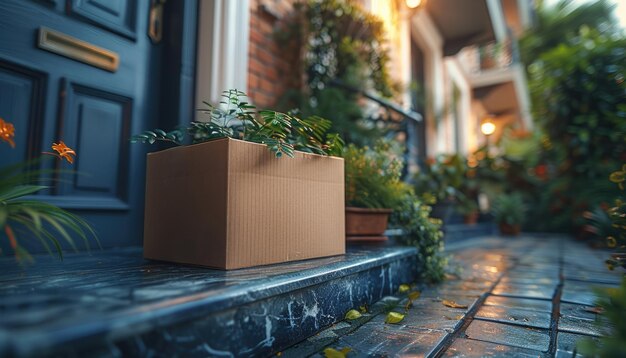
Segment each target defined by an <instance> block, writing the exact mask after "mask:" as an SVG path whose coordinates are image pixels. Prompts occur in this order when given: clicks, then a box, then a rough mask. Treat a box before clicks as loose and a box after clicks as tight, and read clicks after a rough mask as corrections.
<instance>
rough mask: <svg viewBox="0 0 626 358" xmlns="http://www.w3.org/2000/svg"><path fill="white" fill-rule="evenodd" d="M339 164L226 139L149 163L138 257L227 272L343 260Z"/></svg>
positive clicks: (341, 169) (156, 157) (176, 151)
mask: <svg viewBox="0 0 626 358" xmlns="http://www.w3.org/2000/svg"><path fill="white" fill-rule="evenodd" d="M343 175H344V164H343V159H342V158H335V157H325V156H320V155H315V154H308V153H301V152H296V154H295V158H289V157H283V158H275V157H274V155H273V154H272V153H271V152H270V151H269V150H268V149H267V147H266V146H265V145H262V144H257V143H250V142H244V141H240V140H236V139H231V138H224V139H218V140H214V141H211V142H206V143H202V144H195V145H190V146H184V147H177V148H172V149H167V150H164V151H160V152H156V153H151V154H148V166H147V178H146V212H145V223H144V225H145V229H144V244H143V245H144V256H145V257H146V258H149V259H155V260H164V261H172V262H179V263H186V264H194V265H202V266H210V267H215V268H220V269H236V268H242V267H250V266H256V265H266V264H272V263H279V262H286V261H293V260H302V259H310V258H315V257H323V256H331V255H340V254H344V253H345V216H344V215H345V211H344V176H343Z"/></svg>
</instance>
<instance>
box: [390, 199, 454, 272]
mask: <svg viewBox="0 0 626 358" xmlns="http://www.w3.org/2000/svg"><path fill="white" fill-rule="evenodd" d="M395 209H396V210H394V212H393V213H392V214H391V220H390V221H391V227H394V228H399V229H401V231H402V234H401V235H399V236H397V237H396V239H397V240H398V242H400V243H401V244H404V245H409V246H415V247H416V248H417V265H418V268H417V269H418V273H419V276H420V279H422V280H424V281H426V282H440V281H443V280H444V279H445V273H446V271H445V270H446V267H447V265H448V257H447V256H446V255H445V254H444V251H443V248H444V246H443V232H442V231H441V225H442V221H441V220H440V219H435V218H432V217H430V212H431V207H430V206H429V205H427V204H425V203H424V202H422V201H421V200H420V199H418V198H417V196H415V194H414V193H413V192H412V191H411V190H409V193H408V194H407V195H405V196H404V200H402V202H401V203H400V205H399V206H398V207H397V208H395Z"/></svg>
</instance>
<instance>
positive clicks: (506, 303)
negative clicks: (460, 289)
mask: <svg viewBox="0 0 626 358" xmlns="http://www.w3.org/2000/svg"><path fill="white" fill-rule="evenodd" d="M484 304H485V306H501V307H510V308H522V309H529V310H536V311H541V312H552V301H550V300H538V299H532V298H517V297H505V296H491V295H490V296H488V297H487V299H486V300H485V302H484Z"/></svg>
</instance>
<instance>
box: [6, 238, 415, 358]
mask: <svg viewBox="0 0 626 358" xmlns="http://www.w3.org/2000/svg"><path fill="white" fill-rule="evenodd" d="M141 254H142V252H141V249H139V248H130V249H118V250H107V251H102V252H98V253H95V254H92V255H86V254H74V255H68V256H67V257H66V258H65V261H64V262H62V263H59V262H57V261H56V260H54V259H53V258H50V257H45V256H41V257H37V258H36V260H37V263H36V264H35V265H34V266H32V267H27V268H25V269H23V268H20V267H17V265H16V264H15V262H14V261H13V260H12V259H8V258H7V259H2V260H0V268H1V269H0V282H1V283H2V284H1V285H0V312H2V314H0V356H4V355H9V356H37V357H40V356H45V355H55V356H60V355H62V356H87V355H88V356H120V355H123V356H127V355H132V356H135V355H141V356H174V355H178V356H224V357H228V356H259V355H261V356H262V355H269V354H273V353H276V352H280V351H282V350H284V349H285V348H287V347H289V346H290V345H292V344H295V343H297V342H300V341H302V340H304V339H306V338H307V337H310V336H312V335H313V334H315V333H317V332H318V331H320V330H322V329H323V328H325V327H328V326H330V325H332V324H333V323H335V322H337V321H340V320H342V319H343V317H344V315H345V313H346V312H347V311H348V310H350V309H352V308H356V307H359V306H361V305H364V304H372V303H374V302H376V301H379V300H380V299H381V298H382V297H384V296H386V295H389V294H391V293H392V292H395V291H396V290H397V289H398V287H399V285H400V284H403V283H408V282H414V281H415V279H416V274H417V272H416V269H415V264H416V250H415V248H407V247H389V246H378V247H349V248H348V253H347V254H346V255H344V256H336V257H329V258H323V259H315V260H307V261H299V262H294V263H286V264H280V265H271V266H263V267H257V268H252V269H242V270H235V271H218V270H211V269H206V268H200V267H190V266H181V265H173V264H167V263H159V262H152V261H146V260H143V259H142V256H141Z"/></svg>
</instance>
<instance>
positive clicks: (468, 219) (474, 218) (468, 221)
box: [463, 211, 478, 225]
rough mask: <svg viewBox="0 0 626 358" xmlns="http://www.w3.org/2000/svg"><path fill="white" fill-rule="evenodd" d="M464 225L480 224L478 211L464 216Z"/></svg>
mask: <svg viewBox="0 0 626 358" xmlns="http://www.w3.org/2000/svg"><path fill="white" fill-rule="evenodd" d="M463 223H464V224H465V225H476V223H478V211H474V212H473V213H471V214H467V215H463Z"/></svg>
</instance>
